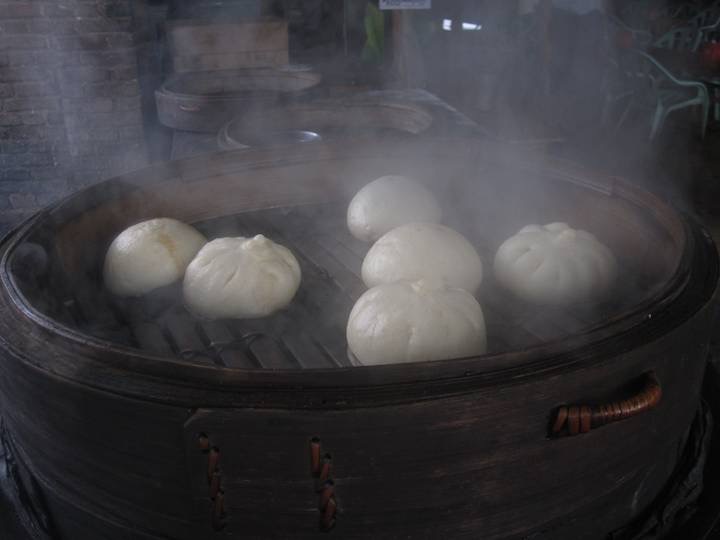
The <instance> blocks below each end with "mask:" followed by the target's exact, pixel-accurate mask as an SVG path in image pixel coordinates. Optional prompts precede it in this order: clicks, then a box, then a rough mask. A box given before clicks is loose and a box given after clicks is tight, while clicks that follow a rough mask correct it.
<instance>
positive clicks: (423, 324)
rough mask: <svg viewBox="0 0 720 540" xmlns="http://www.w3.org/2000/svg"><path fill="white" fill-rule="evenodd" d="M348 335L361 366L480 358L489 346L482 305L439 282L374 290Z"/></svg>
mask: <svg viewBox="0 0 720 540" xmlns="http://www.w3.org/2000/svg"><path fill="white" fill-rule="evenodd" d="M346 333H347V342H348V347H349V348H350V351H351V352H352V354H353V355H354V356H355V358H356V359H357V360H358V361H359V362H360V363H361V364H363V365H377V364H395V363H404V362H422V361H426V360H447V359H451V358H462V357H467V356H477V355H481V354H484V353H485V351H486V346H487V336H486V329H485V319H484V317H483V312H482V309H481V308H480V304H478V301H477V300H476V299H475V297H474V296H473V295H472V294H470V293H469V292H467V291H464V290H461V289H454V288H448V287H446V286H445V284H443V283H442V282H440V281H438V280H420V281H416V282H407V281H403V282H398V283H390V284H385V285H379V286H377V287H373V288H372V289H370V290H368V291H367V292H366V293H365V294H363V295H362V296H361V297H360V299H359V300H358V301H357V302H356V304H355V306H354V307H353V309H352V311H351V313H350V318H349V319H348V325H347V332H346Z"/></svg>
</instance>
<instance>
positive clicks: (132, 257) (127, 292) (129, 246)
mask: <svg viewBox="0 0 720 540" xmlns="http://www.w3.org/2000/svg"><path fill="white" fill-rule="evenodd" d="M205 242H207V240H206V239H205V237H204V236H203V235H202V234H200V233H199V232H198V231H196V230H195V229H194V228H192V227H190V226H189V225H186V224H185V223H182V222H180V221H177V220H175V219H170V218H158V219H151V220H149V221H143V222H141V223H137V224H136V225H133V226H132V227H128V228H127V229H125V230H124V231H123V232H121V233H120V234H119V235H118V236H117V238H115V240H113V242H112V244H110V248H109V249H108V251H107V254H106V255H105V265H104V269H103V274H104V280H105V286H106V287H107V288H108V289H109V290H110V291H111V292H113V293H114V294H117V295H119V296H140V295H143V294H147V293H149V292H150V291H152V290H154V289H157V288H159V287H164V286H166V285H170V284H171V283H174V282H175V281H177V280H179V279H181V278H182V277H183V274H184V273H185V268H187V265H188V264H189V263H190V261H191V260H192V259H193V257H195V255H196V254H197V252H198V251H199V250H200V248H201V247H202V246H203V245H204V244H205Z"/></svg>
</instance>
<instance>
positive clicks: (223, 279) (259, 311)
mask: <svg viewBox="0 0 720 540" xmlns="http://www.w3.org/2000/svg"><path fill="white" fill-rule="evenodd" d="M299 286H300V265H299V264H298V262H297V259H295V256H294V255H293V254H292V253H291V252H290V250H289V249H287V248H286V247H284V246H281V245H279V244H276V243H275V242H273V241H272V240H269V239H268V238H265V237H264V236H263V235H257V236H255V237H254V238H244V237H238V238H218V239H217V240H213V241H212V242H208V243H207V244H206V245H205V247H203V248H202V249H201V250H200V252H199V253H198V254H197V257H195V259H193V261H192V262H191V263H190V265H189V266H188V269H187V272H185V280H184V282H183V295H184V297H185V305H186V306H187V307H188V308H189V309H190V311H192V312H193V313H195V314H196V315H199V316H201V317H205V318H208V319H226V318H227V319H251V318H256V317H264V316H266V315H270V314H271V313H273V312H275V311H277V310H279V309H282V308H283V307H285V306H287V305H288V304H289V303H290V301H291V300H292V299H293V296H295V293H296V292H297V290H298V287H299Z"/></svg>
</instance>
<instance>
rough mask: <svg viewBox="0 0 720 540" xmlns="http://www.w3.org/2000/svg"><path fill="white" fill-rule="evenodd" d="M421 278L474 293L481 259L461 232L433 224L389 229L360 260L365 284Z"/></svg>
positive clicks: (411, 224) (480, 276)
mask: <svg viewBox="0 0 720 540" xmlns="http://www.w3.org/2000/svg"><path fill="white" fill-rule="evenodd" d="M423 278H426V279H432V280H439V281H441V282H444V283H445V284H446V285H447V286H448V287H455V288H458V289H465V290H466V291H468V292H471V293H475V291H476V290H477V288H478V287H479V286H480V282H481V281H482V261H481V260H480V256H479V255H478V253H477V251H475V248H474V247H473V246H472V244H470V242H468V241H467V239H466V238H465V237H464V236H463V235H461V234H460V233H459V232H457V231H454V230H452V229H450V228H448V227H445V226H443V225H438V224H435V223H410V224H408V225H402V226H401V227H397V228H396V229H393V230H392V231H390V232H388V233H387V234H385V235H384V236H382V237H381V238H380V239H379V240H378V241H377V242H375V244H374V245H373V246H372V247H371V248H370V251H368V253H367V255H366V256H365V260H363V264H362V279H363V281H364V282H365V285H367V286H368V287H375V286H376V285H381V284H383V283H394V282H396V281H416V280H419V279H423Z"/></svg>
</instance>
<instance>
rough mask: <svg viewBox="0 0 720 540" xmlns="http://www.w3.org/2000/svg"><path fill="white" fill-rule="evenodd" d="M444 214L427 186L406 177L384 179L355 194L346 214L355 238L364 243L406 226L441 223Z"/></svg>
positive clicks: (373, 182)
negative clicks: (408, 224)
mask: <svg viewBox="0 0 720 540" xmlns="http://www.w3.org/2000/svg"><path fill="white" fill-rule="evenodd" d="M441 215H442V211H441V210H440V205H439V204H438V202H437V200H435V197H434V196H433V194H432V193H431V192H430V190H428V189H427V188H426V187H425V186H423V185H422V184H420V183H419V182H416V181H415V180H412V179H411V178H408V177H406V176H383V177H382V178H378V179H377V180H374V181H372V182H370V183H369V184H367V185H366V186H365V187H363V188H362V189H361V190H360V191H358V192H357V193H356V194H355V197H353V199H352V201H350V206H349V207H348V213H347V224H348V228H349V229H350V232H351V233H352V235H353V236H354V237H355V238H357V239H359V240H362V241H364V242H371V241H374V240H377V239H378V238H380V237H381V236H382V235H383V234H385V233H386V232H388V231H390V230H392V229H394V228H395V227H398V226H400V225H405V224H406V223H414V222H427V223H437V222H439V221H440V217H441Z"/></svg>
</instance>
